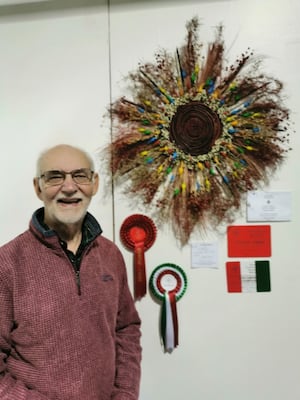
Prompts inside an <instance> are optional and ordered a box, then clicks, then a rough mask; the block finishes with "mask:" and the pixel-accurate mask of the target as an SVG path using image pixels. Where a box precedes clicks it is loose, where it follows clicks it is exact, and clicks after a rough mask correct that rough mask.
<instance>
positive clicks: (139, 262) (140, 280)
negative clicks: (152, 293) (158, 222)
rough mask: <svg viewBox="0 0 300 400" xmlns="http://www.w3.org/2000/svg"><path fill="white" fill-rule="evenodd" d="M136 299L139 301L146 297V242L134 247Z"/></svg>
mask: <svg viewBox="0 0 300 400" xmlns="http://www.w3.org/2000/svg"><path fill="white" fill-rule="evenodd" d="M133 265H134V298H135V300H139V299H141V298H142V297H144V296H145V295H146V292H147V283H146V266H145V249H144V242H140V243H136V244H135V246H134V261H133Z"/></svg>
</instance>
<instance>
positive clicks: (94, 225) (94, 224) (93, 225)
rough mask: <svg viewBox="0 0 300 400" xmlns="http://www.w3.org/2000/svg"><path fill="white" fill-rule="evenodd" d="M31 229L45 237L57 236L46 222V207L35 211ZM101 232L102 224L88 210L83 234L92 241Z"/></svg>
mask: <svg viewBox="0 0 300 400" xmlns="http://www.w3.org/2000/svg"><path fill="white" fill-rule="evenodd" d="M30 229H31V230H33V231H34V232H35V233H36V234H38V235H39V236H40V237H44V238H45V239H47V238H48V239H50V238H51V237H57V233H56V232H55V231H54V230H53V229H50V228H49V227H48V226H47V225H46V224H45V223H44V207H41V208H39V209H38V210H36V211H35V212H34V213H33V215H32V219H31V222H30ZM101 233H102V229H101V226H100V224H99V223H98V221H97V220H96V218H95V217H93V215H92V214H90V213H89V212H87V213H86V216H85V218H84V221H83V225H82V234H83V237H84V238H85V241H87V242H91V241H93V240H94V239H95V238H96V237H97V236H99V235H101Z"/></svg>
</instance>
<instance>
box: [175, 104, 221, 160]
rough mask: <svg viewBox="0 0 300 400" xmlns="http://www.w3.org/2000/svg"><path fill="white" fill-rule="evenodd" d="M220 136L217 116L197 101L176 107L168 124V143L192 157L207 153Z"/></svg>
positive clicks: (219, 123)
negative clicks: (173, 144)
mask: <svg viewBox="0 0 300 400" xmlns="http://www.w3.org/2000/svg"><path fill="white" fill-rule="evenodd" d="M221 134H222V123H221V121H220V118H219V116H218V114H217V113H216V112H215V111H213V110H211V109H210V108H209V107H208V106H206V105H205V104H203V103H201V102H199V101H192V102H190V103H188V104H184V105H180V106H178V107H177V110H176V113H175V114H174V116H173V118H172V120H171V123H170V136H169V138H170V141H171V142H173V143H175V144H176V146H178V148H179V149H181V150H182V151H183V152H184V153H186V154H190V155H192V156H198V155H200V154H207V153H209V152H210V150H211V149H212V147H213V145H214V143H215V141H216V140H217V139H218V138H219V137H220V136H221Z"/></svg>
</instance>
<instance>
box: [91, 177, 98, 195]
mask: <svg viewBox="0 0 300 400" xmlns="http://www.w3.org/2000/svg"><path fill="white" fill-rule="evenodd" d="M92 184H93V196H94V195H95V194H96V193H97V192H98V188H99V175H98V174H97V172H95V173H94V176H93V181H92Z"/></svg>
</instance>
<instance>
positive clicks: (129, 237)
mask: <svg viewBox="0 0 300 400" xmlns="http://www.w3.org/2000/svg"><path fill="white" fill-rule="evenodd" d="M156 232H157V230H156V226H155V224H154V222H153V221H152V219H151V218H149V217H147V216H146V215H143V214H133V215H130V216H129V217H127V218H126V219H125V220H124V222H123V223H122V225H121V229H120V238H121V241H122V243H123V245H124V246H125V247H126V248H127V249H128V250H130V251H133V253H134V261H133V265H134V298H135V299H136V300H138V299H141V298H142V297H144V296H145V294H146V292H147V284H146V266H145V251H147V250H148V249H149V248H150V247H151V246H152V245H153V243H154V241H155V239H156Z"/></svg>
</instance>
